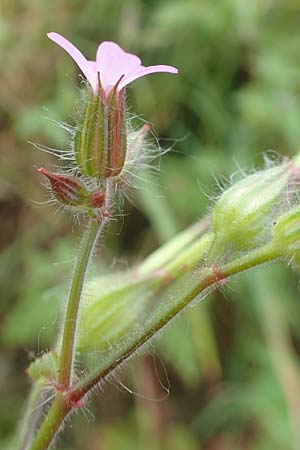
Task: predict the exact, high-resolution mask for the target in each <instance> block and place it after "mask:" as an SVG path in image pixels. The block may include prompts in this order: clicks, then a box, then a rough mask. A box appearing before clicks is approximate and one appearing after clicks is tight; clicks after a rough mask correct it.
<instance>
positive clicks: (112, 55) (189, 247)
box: [14, 33, 300, 450]
mask: <svg viewBox="0 0 300 450" xmlns="http://www.w3.org/2000/svg"><path fill="white" fill-rule="evenodd" d="M48 37H49V38H50V39H51V40H52V41H54V42H56V43H57V44H58V45H59V46H61V47H62V48H63V49H64V50H65V51H66V52H67V53H68V54H69V55H70V56H71V57H72V58H73V59H74V61H75V62H76V63H77V64H78V66H79V68H80V69H81V71H82V72H83V74H84V75H85V77H86V80H87V82H86V83H84V86H83V88H82V108H81V111H80V114H79V118H78V122H77V124H76V125H75V126H74V127H73V128H72V129H71V132H72V145H71V149H68V150H66V152H63V153H61V158H62V159H63V158H64V159H68V160H69V165H68V166H67V167H64V169H63V170H61V171H60V172H59V173H58V172H56V171H55V172H50V171H48V170H47V169H45V168H43V167H42V168H40V169H39V172H40V173H41V174H42V175H44V176H45V177H46V178H47V180H48V181H49V189H50V192H51V195H52V196H53V198H55V199H56V201H57V202H59V203H60V204H61V205H63V206H64V207H65V208H67V209H69V210H70V211H71V212H72V214H74V215H75V216H77V215H81V216H82V217H83V220H84V221H85V222H86V223H85V226H84V228H85V230H84V234H83V237H82V240H81V244H80V248H79V251H78V253H77V261H76V263H75V267H74V272H73V276H72V281H71V286H70V290H69V295H68V298H67V300H66V307H65V311H64V315H63V319H62V327H61V330H60V332H59V336H58V338H57V341H56V343H55V344H54V346H53V350H52V351H50V352H48V353H44V354H43V355H42V356H41V357H40V358H38V359H37V360H36V361H34V362H33V363H31V365H30V366H29V368H28V370H27V373H28V376H29V377H30V379H31V382H32V392H31V395H30V398H29V400H28V405H27V409H26V412H25V414H24V417H23V420H22V422H21V424H20V428H19V432H18V434H17V439H16V443H15V447H14V448H15V449H16V450H21V449H22V450H29V449H30V450H46V449H48V448H50V447H51V446H52V445H54V442H55V437H56V436H57V434H58V433H59V431H60V429H61V428H62V425H63V424H64V422H65V420H66V418H67V417H69V416H70V415H71V414H72V412H74V411H75V410H78V409H81V408H84V407H85V406H86V404H87V402H88V401H89V399H90V397H91V394H93V393H95V392H97V389H96V388H97V387H98V386H102V385H103V383H104V382H105V381H106V380H107V379H109V378H110V377H111V376H113V375H114V373H115V372H116V371H117V370H118V369H119V368H121V367H122V366H123V365H124V364H126V363H127V361H128V360H129V359H130V357H131V356H133V355H134V354H136V353H137V352H138V351H139V350H141V349H146V348H147V343H149V342H150V340H151V339H152V338H154V337H156V336H157V335H158V334H159V332H160V331H161V330H162V329H163V328H164V327H165V326H166V325H167V324H168V323H170V322H171V321H172V319H174V318H175V317H176V316H177V315H178V314H179V313H181V312H182V311H183V310H184V309H185V308H186V307H187V306H188V305H191V304H192V303H193V302H195V301H197V300H201V299H203V298H204V297H205V296H206V295H207V293H208V292H210V291H211V290H213V289H216V288H218V286H220V285H223V284H225V283H226V282H227V280H228V279H229V278H230V277H231V276H233V275H235V274H238V273H239V272H242V271H244V270H248V269H251V268H252V267H257V266H260V265H262V264H264V263H266V262H270V261H275V260H279V259H284V260H286V261H288V262H289V263H292V264H294V265H298V264H299V258H300V229H299V226H300V209H299V201H298V196H297V187H298V184H299V164H298V159H297V158H296V159H295V160H292V161H289V160H283V161H280V162H278V163H277V164H274V163H270V162H269V161H267V162H266V167H265V169H264V170H261V171H259V172H255V173H252V174H250V175H248V176H246V177H244V178H242V179H241V180H239V181H238V182H236V183H235V184H233V185H232V186H230V187H229V188H228V189H226V190H224V191H223V192H222V193H221V194H220V196H219V198H218V199H217V201H216V202H215V205H214V206H213V208H212V213H211V217H206V218H204V219H203V220H202V221H199V222H198V223H196V224H194V225H192V226H191V227H190V228H188V229H187V230H186V231H184V232H182V233H181V234H179V235H178V236H176V237H175V238H174V239H173V240H172V241H171V242H169V243H167V244H165V245H164V246H162V247H161V248H159V249H158V250H156V251H155V252H154V253H153V254H152V255H150V256H149V257H148V258H147V259H146V260H145V261H144V262H143V263H141V264H139V265H138V266H137V267H134V268H132V269H131V270H128V271H126V272H124V273H123V272H121V273H112V274H111V275H108V276H106V277H105V278H103V277H101V276H99V277H98V278H97V277H96V278H95V279H92V280H87V281H86V277H87V273H88V269H89V265H90V262H91V258H92V255H93V252H94V251H95V246H96V243H97V242H98V241H99V239H101V237H102V235H103V233H104V231H105V229H106V228H107V227H108V225H109V222H110V221H111V220H113V219H114V218H115V213H116V211H120V209H121V208H122V196H123V195H126V194H127V191H128V189H130V188H131V186H132V184H133V179H134V178H135V177H136V176H137V174H138V173H139V172H140V171H142V170H144V168H145V167H146V166H148V164H149V162H150V161H151V160H152V159H153V157H154V156H155V155H154V154H153V152H151V151H150V152H149V148H150V149H151V146H150V147H149V142H148V140H147V139H148V138H147V132H148V129H149V127H148V125H144V126H142V127H141V128H140V129H138V130H136V129H134V128H133V126H132V124H131V123H130V120H129V117H128V113H127V108H126V99H125V88H126V86H127V85H128V84H129V83H131V82H132V81H134V80H136V79H138V78H140V77H142V76H145V75H148V74H151V73H156V72H166V73H170V74H176V73H177V69H176V68H174V67H172V66H166V65H157V66H149V67H144V66H142V64H141V60H140V59H139V58H138V57H137V56H135V55H132V54H130V53H126V52H125V51H124V50H122V49H121V48H120V47H119V46H118V45H117V44H115V43H113V42H103V43H101V44H100V45H99V47H98V50H97V55H96V60H95V61H90V60H88V59H86V58H85V57H84V56H83V55H82V53H81V52H80V51H79V50H78V49H77V48H76V47H75V46H74V45H73V44H71V43H70V42H69V41H68V40H66V39H65V38H64V37H62V36H61V35H59V34H57V33H49V34H48ZM66 157H67V158H66ZM85 284H86V285H87V286H85ZM157 300H159V301H157ZM172 326H176V324H175V325H172ZM107 342H109V344H110V345H109V349H107V348H106V349H105V351H104V348H105V345H104V344H105V343H107ZM91 349H93V350H98V351H100V350H103V353H101V358H98V359H97V360H96V361H94V363H93V369H92V370H88V365H86V355H87V353H88V351H89V350H91ZM75 360H76V364H75ZM78 367H80V368H83V369H84V370H78Z"/></svg>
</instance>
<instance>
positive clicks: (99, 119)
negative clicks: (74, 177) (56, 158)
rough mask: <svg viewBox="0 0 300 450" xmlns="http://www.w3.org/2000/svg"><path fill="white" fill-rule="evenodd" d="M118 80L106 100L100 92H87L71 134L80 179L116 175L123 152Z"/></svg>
mask: <svg viewBox="0 0 300 450" xmlns="http://www.w3.org/2000/svg"><path fill="white" fill-rule="evenodd" d="M121 79H122V77H121V78H120V80H119V81H118V83H117V84H116V85H115V87H114V88H113V89H112V90H111V91H110V93H109V95H108V97H106V95H105V92H104V91H103V89H102V88H101V85H100V81H99V86H100V87H99V90H98V93H97V94H94V93H93V92H90V97H89V99H88V102H87V105H86V107H85V110H84V112H83V114H82V117H81V120H80V123H79V126H78V129H77V130H76V133H75V141H74V152H75V157H76V162H77V164H78V167H79V169H80V171H81V173H82V174H83V175H86V176H90V177H95V178H108V177H113V176H116V175H118V174H119V173H120V172H121V170H122V168H123V165H124V162H125V157H126V149H127V135H126V104H125V93H124V89H121V90H120V91H119V90H118V89H117V87H118V84H119V82H120V81H121Z"/></svg>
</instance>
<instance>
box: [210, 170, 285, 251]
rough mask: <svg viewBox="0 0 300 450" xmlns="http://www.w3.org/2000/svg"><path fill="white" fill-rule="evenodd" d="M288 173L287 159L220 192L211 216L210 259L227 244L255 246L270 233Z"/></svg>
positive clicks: (244, 247)
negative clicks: (212, 236)
mask: <svg viewBox="0 0 300 450" xmlns="http://www.w3.org/2000/svg"><path fill="white" fill-rule="evenodd" d="M289 175H290V163H283V164H282V165H280V166H276V167H272V168H270V169H267V170H263V171H260V172H257V173H255V174H253V175H249V176H247V177H246V178H244V179H243V180H241V181H239V182H238V183H236V184H234V185H233V186H232V187H231V188H229V189H228V190H227V191H225V192H224V193H223V194H222V195H221V197H220V198H219V200H218V201H217V203H216V205H215V208H214V211H213V216H212V223H213V231H214V234H215V237H214V240H213V243H212V247H211V250H210V252H209V258H210V259H216V258H218V257H219V256H221V255H222V254H224V250H225V249H226V250H227V249H228V248H230V249H231V250H233V251H245V250H249V249H251V248H254V247H256V246H257V245H258V244H259V242H260V241H261V240H262V239H263V238H264V237H266V235H267V234H268V233H270V229H271V223H272V221H273V220H274V214H275V213H276V209H278V208H279V207H280V205H281V203H282V200H283V193H284V191H285V188H286V186H287V183H288V180H289Z"/></svg>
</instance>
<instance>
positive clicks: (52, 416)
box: [30, 243, 280, 450]
mask: <svg viewBox="0 0 300 450" xmlns="http://www.w3.org/2000/svg"><path fill="white" fill-rule="evenodd" d="M279 256H280V255H279V254H278V251H277V250H276V248H275V247H274V246H273V244H272V243H270V244H267V245H266V246H264V247H262V248H260V249H257V250H255V251H253V252H251V253H250V254H248V255H246V256H243V257H241V258H238V259H236V260H234V261H232V262H230V263H227V264H225V265H223V266H220V267H218V279H216V273H215V270H214V268H212V267H211V268H204V269H202V271H201V272H200V281H199V283H198V284H197V285H196V286H195V287H193V288H192V289H191V291H190V292H188V294H186V295H185V296H184V297H182V299H180V301H179V302H177V303H176V304H175V305H173V306H172V307H171V308H170V309H166V310H165V311H164V313H163V314H162V315H161V316H160V317H159V318H158V320H156V321H155V323H153V324H152V325H151V326H149V327H146V328H145V330H144V333H142V334H141V335H139V336H138V337H137V338H136V339H135V340H133V341H132V342H131V343H130V345H128V347H127V348H126V349H125V350H124V352H123V354H122V355H119V357H118V358H117V359H115V360H114V361H113V362H112V363H110V364H108V365H107V367H104V368H102V369H101V371H99V372H98V373H96V372H95V373H91V374H90V376H88V377H87V378H85V379H84V380H82V381H80V382H78V383H77V384H75V385H74V386H73V387H72V388H71V389H70V390H69V391H68V396H62V395H61V394H58V395H57V397H56V398H55V400H54V402H53V403H52V405H51V407H50V409H49V411H48V413H47V415H46V417H45V419H44V421H43V423H42V425H41V427H40V429H39V431H38V433H37V436H36V438H35V440H34V441H33V443H32V446H31V447H30V450H47V449H48V448H49V446H50V444H51V442H52V440H53V439H54V437H55V435H56V433H57V431H58V430H59V428H60V426H61V424H62V423H63V421H64V419H65V418H66V416H67V415H68V414H69V413H70V412H71V411H72V409H74V408H75V407H76V405H78V404H79V402H80V401H82V399H83V398H84V397H85V396H86V395H87V394H89V393H90V392H91V391H92V390H93V388H94V387H95V386H97V385H98V384H99V383H100V382H101V381H102V380H104V379H105V378H106V377H107V376H108V375H109V374H111V373H112V372H113V371H114V370H115V369H116V368H117V367H119V366H120V365H121V364H122V363H123V362H124V361H126V360H127V359H128V358H129V357H130V356H131V355H133V354H134V353H135V352H136V351H137V350H138V349H139V348H141V347H142V346H143V345H144V344H145V343H146V342H147V341H149V339H151V338H152V337H153V336H154V335H156V334H157V333H158V332H159V331H160V330H161V329H162V328H163V327H164V326H165V325H166V324H167V323H168V322H169V321H170V320H172V319H173V318H174V317H176V316H177V314H179V312H180V311H182V310H183V309H184V308H185V307H186V306H187V305H188V304H189V303H191V302H192V301H193V300H194V299H195V298H196V297H199V295H201V294H202V295H203V294H205V293H206V291H207V289H208V288H213V287H216V286H217V285H218V282H219V280H220V278H222V279H224V280H225V279H227V278H229V277H231V276H233V275H235V274H237V273H240V272H242V271H244V270H247V269H250V268H253V267H256V266H258V265H261V264H264V263H266V262H268V261H272V260H275V259H277V258H278V257H279ZM70 398H71V399H72V402H70Z"/></svg>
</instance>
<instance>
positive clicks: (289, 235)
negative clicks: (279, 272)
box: [273, 207, 300, 265]
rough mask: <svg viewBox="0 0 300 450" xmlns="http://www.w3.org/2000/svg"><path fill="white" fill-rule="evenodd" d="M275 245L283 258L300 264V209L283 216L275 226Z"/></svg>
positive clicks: (297, 208)
mask: <svg viewBox="0 0 300 450" xmlns="http://www.w3.org/2000/svg"><path fill="white" fill-rule="evenodd" d="M273 235H274V240H273V242H274V245H275V246H276V248H277V249H278V251H279V252H280V254H281V256H284V257H286V258H287V259H288V260H289V261H291V260H292V261H293V263H295V264H296V265H299V263H300V207H295V208H293V209H291V210H290V211H287V212H286V213H285V214H282V215H281V216H280V217H279V218H278V219H277V220H276V223H275V225H274V229H273Z"/></svg>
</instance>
